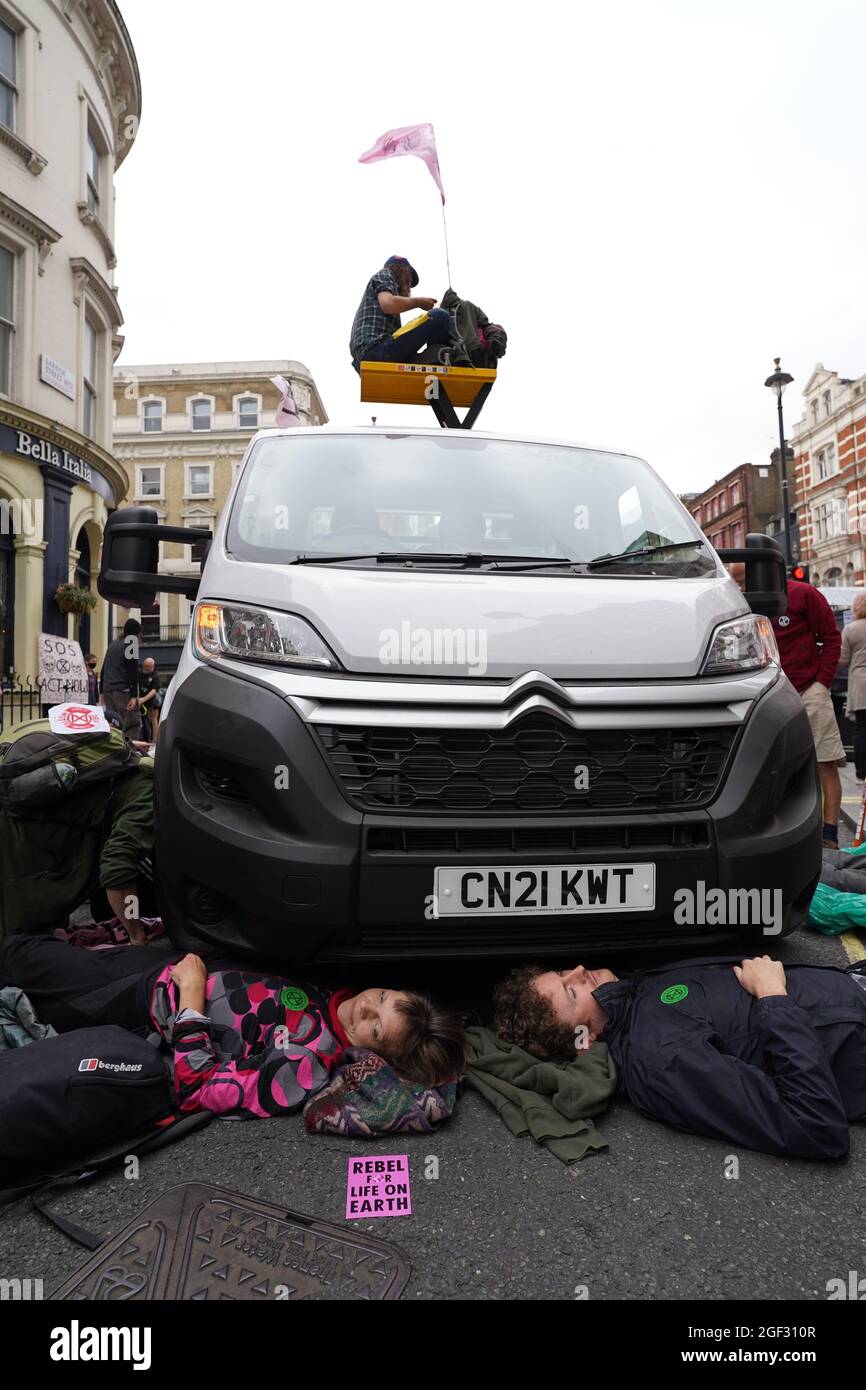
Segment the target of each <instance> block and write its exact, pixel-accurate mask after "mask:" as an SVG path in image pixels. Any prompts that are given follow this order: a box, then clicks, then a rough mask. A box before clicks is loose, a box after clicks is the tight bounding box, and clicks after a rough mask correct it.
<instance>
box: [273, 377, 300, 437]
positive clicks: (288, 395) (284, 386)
mask: <svg viewBox="0 0 866 1390" xmlns="http://www.w3.org/2000/svg"><path fill="white" fill-rule="evenodd" d="M270 380H271V382H272V384H273V385H274V386H276V388H277V390H278V391H282V393H283V399H282V400H281V401H280V403H279V405H278V406H277V413H276V415H275V416H274V424H275V425H276V426H277V427H278V428H279V429H284V428H285V427H286V426H287V425H299V424H300V423H301V421H300V419H299V417H298V407H297V406H296V405H295V398H294V396H293V395H292V386H291V382H289V381H287V380H286V378H285V377H284V376H272V377H271V378H270Z"/></svg>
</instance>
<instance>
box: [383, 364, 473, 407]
mask: <svg viewBox="0 0 866 1390" xmlns="http://www.w3.org/2000/svg"><path fill="white" fill-rule="evenodd" d="M431 377H438V379H439V380H440V381H441V382H442V384H443V386H444V387H445V390H446V391H447V392H448V399H449V400H450V402H451V404H452V405H472V403H473V401H474V400H475V397H476V396H477V395H478V392H479V390H480V389H481V387H482V386H484V385H485V383H487V382H494V381H495V380H496V370H495V368H492V367H491V368H488V367H436V366H434V365H433V363H432V362H362V363H361V400H362V401H381V402H384V403H385V404H387V405H429V404H430V394H429V392H428V387H427V383H428V382H429V380H430V378H431Z"/></svg>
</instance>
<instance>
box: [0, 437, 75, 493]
mask: <svg viewBox="0 0 866 1390" xmlns="http://www.w3.org/2000/svg"><path fill="white" fill-rule="evenodd" d="M15 435H16V439H17V442H16V445H15V452H16V454H21V455H23V457H24V458H29V459H32V460H33V462H34V463H50V464H51V466H52V468H59V469H60V471H61V472H62V473H72V474H73V475H74V476H75V477H76V478H78V479H80V481H81V482H82V483H87V484H92V482H93V470H92V468H91V467H90V464H89V463H85V461H84V459H82V458H79V457H78V455H77V454H72V453H70V451H69V450H68V449H61V448H58V446H57V445H56V444H51V443H49V441H48V440H47V439H38V438H37V437H36V436H35V435H32V434H27V432H26V431H25V430H16V431H15Z"/></svg>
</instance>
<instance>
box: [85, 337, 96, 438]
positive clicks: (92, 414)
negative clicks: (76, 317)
mask: <svg viewBox="0 0 866 1390" xmlns="http://www.w3.org/2000/svg"><path fill="white" fill-rule="evenodd" d="M98 367H99V334H98V333H97V331H96V329H95V328H94V327H93V324H92V323H91V322H90V319H88V318H85V320H84V371H83V373H82V393H81V394H82V420H81V430H82V433H83V434H85V435H86V436H87V438H88V439H92V438H93V436H94V434H95V433H96V410H97V405H98V402H99V394H98V392H97V389H96V383H97V382H98V380H99V372H98Z"/></svg>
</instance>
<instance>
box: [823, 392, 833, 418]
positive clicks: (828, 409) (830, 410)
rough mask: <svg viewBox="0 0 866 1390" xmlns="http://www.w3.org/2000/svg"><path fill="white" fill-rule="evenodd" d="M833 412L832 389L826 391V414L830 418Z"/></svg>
mask: <svg viewBox="0 0 866 1390" xmlns="http://www.w3.org/2000/svg"><path fill="white" fill-rule="evenodd" d="M832 414H833V394H832V392H830V391H825V392H824V415H825V416H826V418H827V419H828V420H829V418H830V416H831V415H832Z"/></svg>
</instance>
